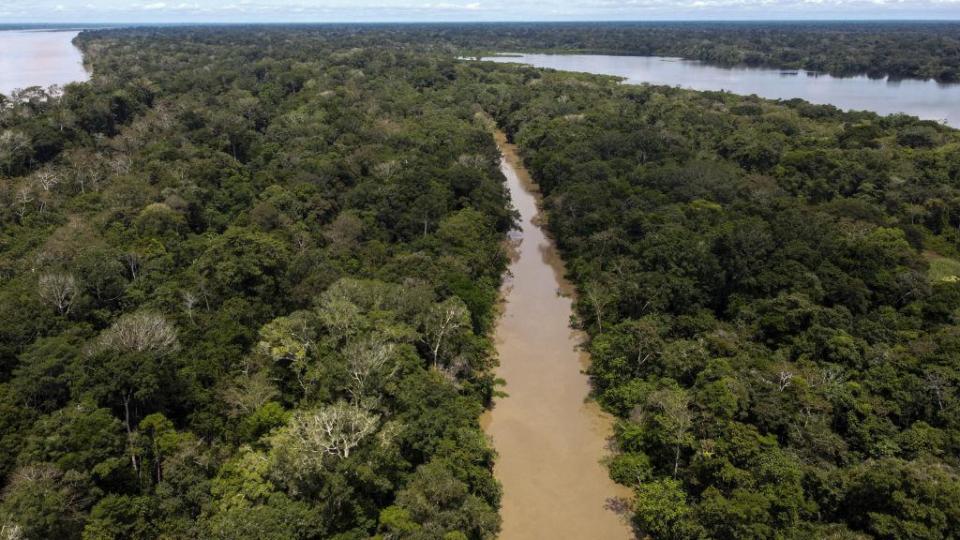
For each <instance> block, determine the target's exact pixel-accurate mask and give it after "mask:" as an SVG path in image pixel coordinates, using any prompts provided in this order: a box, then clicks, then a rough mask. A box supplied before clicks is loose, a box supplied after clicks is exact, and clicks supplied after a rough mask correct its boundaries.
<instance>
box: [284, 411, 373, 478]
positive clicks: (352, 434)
mask: <svg viewBox="0 0 960 540" xmlns="http://www.w3.org/2000/svg"><path fill="white" fill-rule="evenodd" d="M378 422H379V417H378V416H377V415H375V414H373V413H370V412H367V411H365V410H363V409H360V408H357V407H354V406H352V405H350V404H349V403H347V402H345V401H338V402H337V403H335V404H333V405H328V406H326V407H322V408H320V409H315V410H311V411H300V412H297V413H296V414H295V415H294V417H293V420H292V421H291V422H290V427H289V437H290V440H289V443H290V444H291V445H292V447H291V448H290V449H289V450H290V451H291V452H292V454H293V455H300V456H302V457H303V458H304V459H305V460H306V461H307V462H308V463H309V462H314V463H316V462H319V461H320V460H321V459H322V458H323V456H333V457H338V458H347V457H350V451H351V450H353V449H354V448H356V447H357V446H358V445H359V444H360V442H361V441H362V440H363V439H364V438H365V437H367V436H368V435H370V434H372V433H373V432H374V431H376V429H377V423H378Z"/></svg>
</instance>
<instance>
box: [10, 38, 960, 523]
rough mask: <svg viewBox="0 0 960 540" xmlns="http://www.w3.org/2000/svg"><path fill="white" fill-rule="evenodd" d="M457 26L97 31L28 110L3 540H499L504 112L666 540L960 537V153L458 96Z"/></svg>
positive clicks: (745, 106)
mask: <svg viewBox="0 0 960 540" xmlns="http://www.w3.org/2000/svg"><path fill="white" fill-rule="evenodd" d="M450 28H453V29H449V28H448V29H444V27H440V26H430V27H419V29H417V27H408V26H403V27H384V28H376V27H368V28H365V29H357V28H353V27H347V26H330V27H319V28H310V27H277V28H271V27H218V28H199V27H191V28H167V29H149V28H147V29H131V30H105V31H98V32H89V33H84V34H82V35H81V36H80V38H79V39H78V43H79V44H80V45H81V46H82V47H83V49H84V50H85V51H86V53H87V55H88V58H89V59H90V61H91V63H92V65H93V66H94V73H95V75H94V79H93V81H92V82H90V83H85V84H77V85H70V86H68V87H67V88H66V89H65V91H64V93H63V95H62V96H55V97H51V96H48V95H46V93H44V92H42V91H40V90H37V89H32V90H28V91H26V92H23V93H20V94H18V95H16V96H13V97H12V99H11V100H7V101H4V102H3V103H0V105H2V107H0V109H2V110H0V177H2V182H0V278H2V279H0V413H2V414H0V483H2V485H3V491H2V501H0V527H2V528H3V531H4V534H7V535H8V536H10V537H14V538H16V536H14V535H15V534H19V535H21V536H22V537H24V538H65V539H71V538H83V539H85V540H93V539H100V538H138V539H140V538H170V537H177V538H224V539H227V538H247V537H258V538H291V539H294V538H296V539H300V538H302V539H314V538H338V539H349V538H367V537H370V536H374V535H379V536H380V537H382V538H423V539H428V538H429V539H433V538H447V539H456V538H464V537H466V538H472V539H485V538H491V537H493V536H494V535H495V533H496V531H497V528H498V517H497V515H496V511H495V509H496V506H497V504H498V500H499V487H498V486H497V484H496V482H495V481H494V479H493V477H492V475H491V464H492V461H493V455H492V452H491V450H490V449H489V447H488V445H487V442H486V441H485V439H484V437H483V434H482V432H481V431H480V429H479V427H478V423H477V417H478V415H479V414H480V412H481V410H482V409H483V406H484V405H485V404H486V403H487V402H488V400H489V399H490V396H491V395H492V393H493V386H494V381H493V380H492V376H491V371H490V368H491V366H492V364H493V362H494V359H493V358H492V347H491V344H490V343H489V340H488V339H487V334H488V329H489V327H490V324H491V320H492V317H493V311H494V310H493V305H494V303H495V301H496V298H497V285H498V283H499V282H500V276H501V273H502V272H503V270H504V268H505V262H506V261H505V257H504V254H503V252H502V250H501V246H500V241H501V239H502V238H503V235H504V233H505V232H506V231H507V230H508V228H509V227H510V225H511V223H512V220H513V214H512V213H511V211H510V210H509V204H508V199H507V194H506V192H505V190H504V186H503V184H502V176H501V174H500V172H499V171H498V169H497V159H498V155H497V151H496V148H495V146H494V144H493V142H492V140H491V138H490V134H489V132H488V130H487V129H486V128H485V126H483V125H481V124H480V123H479V122H478V121H477V118H476V115H477V113H479V112H481V111H485V112H487V113H489V114H490V115H491V116H492V117H494V118H495V119H496V120H497V122H498V124H499V125H500V126H502V127H503V128H504V129H505V130H506V131H507V132H508V133H509V134H510V135H511V137H512V138H513V139H514V140H515V141H516V142H518V143H519V145H520V147H521V149H522V151H523V153H524V156H525V161H526V163H527V165H528V167H529V169H530V170H531V171H532V173H533V175H534V177H535V179H536V180H537V181H538V183H539V184H540V187H541V190H542V191H543V192H544V194H545V196H546V198H545V205H546V210H547V218H548V226H549V228H550V230H551V231H552V232H553V234H554V235H555V237H556V239H557V242H558V245H559V246H560V248H561V250H562V251H563V253H564V255H565V258H566V260H567V267H568V269H569V271H570V277H571V278H572V279H573V280H574V282H575V283H576V284H577V286H578V288H579V291H580V300H579V303H578V309H579V314H580V319H579V320H580V323H581V324H582V326H583V327H584V328H585V329H586V330H587V331H588V332H589V334H590V336H591V338H590V341H589V343H588V344H587V345H588V347H589V350H590V352H591V354H592V356H593V365H592V367H591V376H592V377H593V380H594V382H595V384H596V391H597V397H598V399H599V400H600V402H601V403H602V404H603V405H604V406H605V407H606V408H607V409H609V410H610V411H612V412H614V413H615V414H617V415H618V417H619V419H620V421H619V423H618V430H617V443H618V447H619V450H620V454H619V456H618V457H617V458H616V459H614V460H613V461H612V463H611V464H610V471H611V474H612V476H613V477H614V478H615V479H616V480H617V481H619V482H621V483H623V484H626V485H628V486H630V487H631V488H633V490H634V492H635V494H636V499H635V501H634V509H635V520H636V523H637V525H638V526H639V528H640V529H642V530H643V531H644V532H647V533H650V534H652V535H653V536H654V537H656V538H659V539H664V540H666V539H671V538H675V539H680V538H737V539H740V538H757V539H760V538H771V537H782V538H809V537H836V538H862V537H865V536H873V537H877V538H903V537H909V538H918V539H920V538H923V539H938V538H949V537H950V535H951V534H953V531H956V530H960V502H958V501H960V473H958V469H957V467H958V466H960V463H958V462H957V456H958V454H960V423H958V422H960V396H958V388H960V364H958V359H960V340H958V339H957V336H958V335H960V324H958V322H960V319H958V315H960V314H958V312H957V309H958V306H960V280H957V279H952V277H951V276H952V275H953V274H955V273H956V271H957V270H956V268H957V265H956V261H957V260H958V259H960V135H958V132H957V131H954V130H950V129H948V128H946V127H944V126H941V125H939V124H937V123H934V122H923V121H918V120H916V119H913V118H909V117H904V116H891V117H878V116H876V115H873V114H870V113H850V114H847V113H842V112H841V111H839V110H837V109H835V108H833V107H829V106H815V105H810V104H807V103H804V102H801V101H790V102H783V103H774V102H771V101H765V100H761V99H758V98H747V97H737V96H733V95H730V94H726V93H709V92H700V93H698V92H691V91H684V90H679V89H671V88H663V87H649V86H625V85H620V84H618V83H617V82H616V81H614V80H613V79H611V78H605V77H591V76H584V75H574V74H563V73H548V72H543V71H540V70H536V69H532V68H528V67H522V66H510V65H499V64H492V63H478V62H458V61H456V60H454V57H455V54H456V53H457V52H458V51H461V50H463V44H464V43H471V44H472V45H471V46H474V47H483V46H484V44H483V43H481V41H482V40H480V39H477V38H476V36H472V35H471V34H470V33H469V32H471V31H478V30H471V29H470V27H467V28H466V29H465V30H460V31H456V30H455V29H456V28H457V27H455V26H453V27H450ZM476 28H480V27H476ZM440 32H443V33H444V34H443V35H440V34H439V33H440ZM458 32H463V34H462V35H461V34H460V33H458ZM458 36H459V37H458ZM947 37H948V38H949V36H947ZM542 38H543V35H541V36H540V38H538V39H542ZM889 39H890V40H892V41H893V42H896V41H897V40H898V39H900V38H899V37H897V36H896V34H891V37H889ZM584 46H586V45H584ZM918 58H919V56H918Z"/></svg>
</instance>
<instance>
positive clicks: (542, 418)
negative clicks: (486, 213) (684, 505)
mask: <svg viewBox="0 0 960 540" xmlns="http://www.w3.org/2000/svg"><path fill="white" fill-rule="evenodd" d="M495 136H496V140H497V144H498V145H499V147H500V150H501V153H502V155H503V159H502V162H501V170H502V171H503V174H504V176H506V178H507V185H508V187H509V189H510V194H511V198H512V200H513V204H514V206H515V208H516V209H517V210H518V211H519V213H520V232H521V234H522V236H521V237H520V238H519V239H517V240H515V241H514V242H515V244H516V245H515V248H516V249H515V250H514V252H513V254H512V261H511V264H510V273H509V275H508V278H507V279H506V280H505V283H504V287H503V290H502V295H503V299H504V307H503V313H502V315H501V317H500V319H499V321H498V323H497V328H496V332H495V340H496V347H497V352H498V354H499V357H500V367H499V368H498V369H497V376H498V377H500V378H502V379H504V380H505V381H506V387H505V391H506V393H507V394H508V395H507V397H502V398H499V399H497V400H496V402H495V404H494V407H493V409H492V410H491V411H490V412H489V413H487V415H485V417H484V418H483V427H484V429H485V431H486V432H487V434H488V435H489V436H490V437H491V438H492V440H493V445H494V447H495V449H496V450H497V453H498V459H497V462H496V465H495V467H494V474H495V476H496V477H497V479H498V480H499V481H500V482H501V483H502V485H503V499H502V504H501V516H502V518H503V528H502V532H501V536H500V538H501V539H503V540H510V539H530V538H554V539H590V538H604V539H616V538H624V539H626V538H631V537H632V533H631V531H630V528H629V525H628V523H627V522H626V521H625V519H624V518H622V517H621V515H619V514H618V513H617V511H616V508H618V507H620V506H622V501H623V500H624V499H627V498H629V496H630V491H629V490H628V489H627V488H625V487H623V486H619V485H617V484H616V483H614V482H613V481H612V480H610V478H609V476H608V474H607V470H606V467H605V466H604V465H603V464H602V462H601V460H602V459H603V458H604V457H605V456H607V455H609V453H610V452H609V449H608V440H609V438H610V437H611V435H612V418H611V417H610V416H609V415H607V414H605V413H604V412H603V411H601V410H600V407H599V406H598V405H597V404H596V403H595V402H593V401H592V400H589V394H590V384H589V379H588V377H587V376H586V374H584V372H583V370H584V369H585V367H586V365H587V362H589V359H588V357H587V355H586V354H585V353H583V352H581V351H579V350H578V348H577V347H578V345H579V343H580V342H581V341H582V338H583V336H582V334H581V333H580V332H577V331H574V330H572V329H571V328H570V315H571V314H572V307H571V305H572V300H571V299H572V295H573V293H574V291H573V287H572V285H571V284H570V283H568V282H567V281H566V280H565V279H564V268H563V262H562V260H561V259H560V257H559V254H558V253H557V250H556V248H555V246H554V244H553V242H552V241H551V240H550V239H549V238H548V237H547V236H546V234H545V232H544V230H543V229H542V228H541V227H540V225H539V222H538V221H539V220H538V217H539V194H538V192H537V189H536V186H535V185H534V184H533V182H532V181H531V179H530V176H529V174H528V173H527V172H526V169H525V168H524V166H523V163H522V162H521V160H520V157H519V155H518V153H517V149H516V147H515V146H514V145H512V144H510V143H508V142H507V140H506V136H505V135H504V134H503V133H502V132H500V131H497V132H496V134H495Z"/></svg>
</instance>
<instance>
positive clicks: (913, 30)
mask: <svg viewBox="0 0 960 540" xmlns="http://www.w3.org/2000/svg"><path fill="white" fill-rule="evenodd" d="M400 31H401V33H403V34H405V35H410V34H409V32H406V31H405V30H404V29H401V30H400ZM423 33H425V34H426V35H428V36H430V41H429V42H434V43H436V42H451V43H455V44H457V45H460V46H462V47H466V48H467V49H473V50H475V51H477V50H478V51H480V52H486V53H491V52H512V51H544V52H556V53H571V52H580V53H585V52H589V53H603V54H627V55H650V56H673V57H680V58H686V59H690V60H701V61H704V62H707V63H710V64H713V65H719V66H725V67H731V66H748V67H770V68H781V69H791V70H793V69H806V70H809V71H813V72H820V73H829V74H831V75H838V76H850V75H869V76H870V77H877V78H880V77H885V76H890V77H891V78H892V79H908V78H914V79H935V80H937V81H940V82H960V23H958V22H956V21H946V22H915V21H911V22H898V21H889V22H883V21H869V22H868V21H860V22H832V21H831V22H729V21H728V22H714V23H708V22H593V23H590V22H576V23H515V24H496V25H491V24H464V25H460V26H450V25H425V26H423V27H421V28H419V29H418V32H417V33H416V34H413V39H415V40H423V36H422V35H421V34H423ZM473 54H476V52H474V53H473Z"/></svg>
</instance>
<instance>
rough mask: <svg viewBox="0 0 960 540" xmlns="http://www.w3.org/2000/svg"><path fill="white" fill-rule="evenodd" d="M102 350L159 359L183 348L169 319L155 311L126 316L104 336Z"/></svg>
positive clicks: (100, 346)
mask: <svg viewBox="0 0 960 540" xmlns="http://www.w3.org/2000/svg"><path fill="white" fill-rule="evenodd" d="M97 345H98V347H99V349H100V350H105V349H112V350H119V351H124V352H138V353H150V354H153V355H155V356H157V357H161V356H165V355H167V354H169V353H172V352H175V351H176V350H177V349H178V348H179V343H178V341H177V331H176V328H174V326H173V325H172V324H171V323H170V322H168V321H167V319H166V317H164V316H163V315H161V314H160V313H157V312H154V311H138V312H136V313H131V314H128V315H124V316H122V317H120V319H118V320H117V322H115V323H113V326H111V327H110V328H108V329H107V330H105V331H104V332H103V333H102V334H100V338H99V340H98V343H97Z"/></svg>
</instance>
